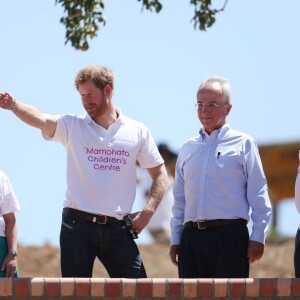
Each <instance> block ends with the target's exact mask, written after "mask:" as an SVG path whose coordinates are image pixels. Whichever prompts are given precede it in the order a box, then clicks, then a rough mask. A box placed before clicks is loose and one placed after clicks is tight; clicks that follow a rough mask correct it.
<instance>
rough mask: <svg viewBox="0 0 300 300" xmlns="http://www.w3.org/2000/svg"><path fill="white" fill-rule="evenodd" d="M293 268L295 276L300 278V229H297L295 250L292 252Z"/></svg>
mask: <svg viewBox="0 0 300 300" xmlns="http://www.w3.org/2000/svg"><path fill="white" fill-rule="evenodd" d="M294 269H295V277H296V278H300V230H299V229H298V230H297V234H296V238H295V252H294Z"/></svg>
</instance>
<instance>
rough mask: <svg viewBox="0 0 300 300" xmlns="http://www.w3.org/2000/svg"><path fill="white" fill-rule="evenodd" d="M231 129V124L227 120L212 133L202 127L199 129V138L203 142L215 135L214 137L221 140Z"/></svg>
mask: <svg viewBox="0 0 300 300" xmlns="http://www.w3.org/2000/svg"><path fill="white" fill-rule="evenodd" d="M229 129H230V125H229V123H228V122H226V123H225V124H224V125H223V126H222V127H221V128H219V129H217V130H214V131H213V132H212V133H211V134H210V135H208V134H207V132H206V131H205V129H204V128H203V127H202V128H201V129H200V131H199V135H200V136H199V139H200V141H201V142H203V141H206V140H207V139H209V138H210V137H211V136H214V135H215V138H214V139H216V140H221V139H222V138H223V137H224V136H225V134H226V132H227V131H228V130H229Z"/></svg>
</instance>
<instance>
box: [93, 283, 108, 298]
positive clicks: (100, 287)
mask: <svg viewBox="0 0 300 300" xmlns="http://www.w3.org/2000/svg"><path fill="white" fill-rule="evenodd" d="M105 286H106V279H105V278H91V296H92V297H104V296H105Z"/></svg>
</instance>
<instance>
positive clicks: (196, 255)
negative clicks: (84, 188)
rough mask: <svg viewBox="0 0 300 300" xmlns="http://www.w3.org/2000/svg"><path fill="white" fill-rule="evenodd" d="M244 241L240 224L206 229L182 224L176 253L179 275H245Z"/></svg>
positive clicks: (245, 233)
mask: <svg viewBox="0 0 300 300" xmlns="http://www.w3.org/2000/svg"><path fill="white" fill-rule="evenodd" d="M248 241H249V233H248V228H247V226H246V225H244V224H230V225H227V226H224V227H211V228H206V229H197V228H189V227H184V230H183V232H182V235H181V240H180V247H179V256H178V271H179V277H180V278H247V277H249V261H248V258H247V249H248Z"/></svg>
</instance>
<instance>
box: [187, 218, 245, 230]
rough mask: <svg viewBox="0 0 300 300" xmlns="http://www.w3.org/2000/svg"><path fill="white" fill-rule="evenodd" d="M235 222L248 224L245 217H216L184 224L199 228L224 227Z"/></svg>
mask: <svg viewBox="0 0 300 300" xmlns="http://www.w3.org/2000/svg"><path fill="white" fill-rule="evenodd" d="M233 223H241V224H245V225H246V224H247V221H246V220H245V219H216V220H204V221H199V222H192V221H190V222H186V223H185V224H184V226H186V227H192V228H197V229H205V228H208V227H223V226H227V225H229V224H233Z"/></svg>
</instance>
